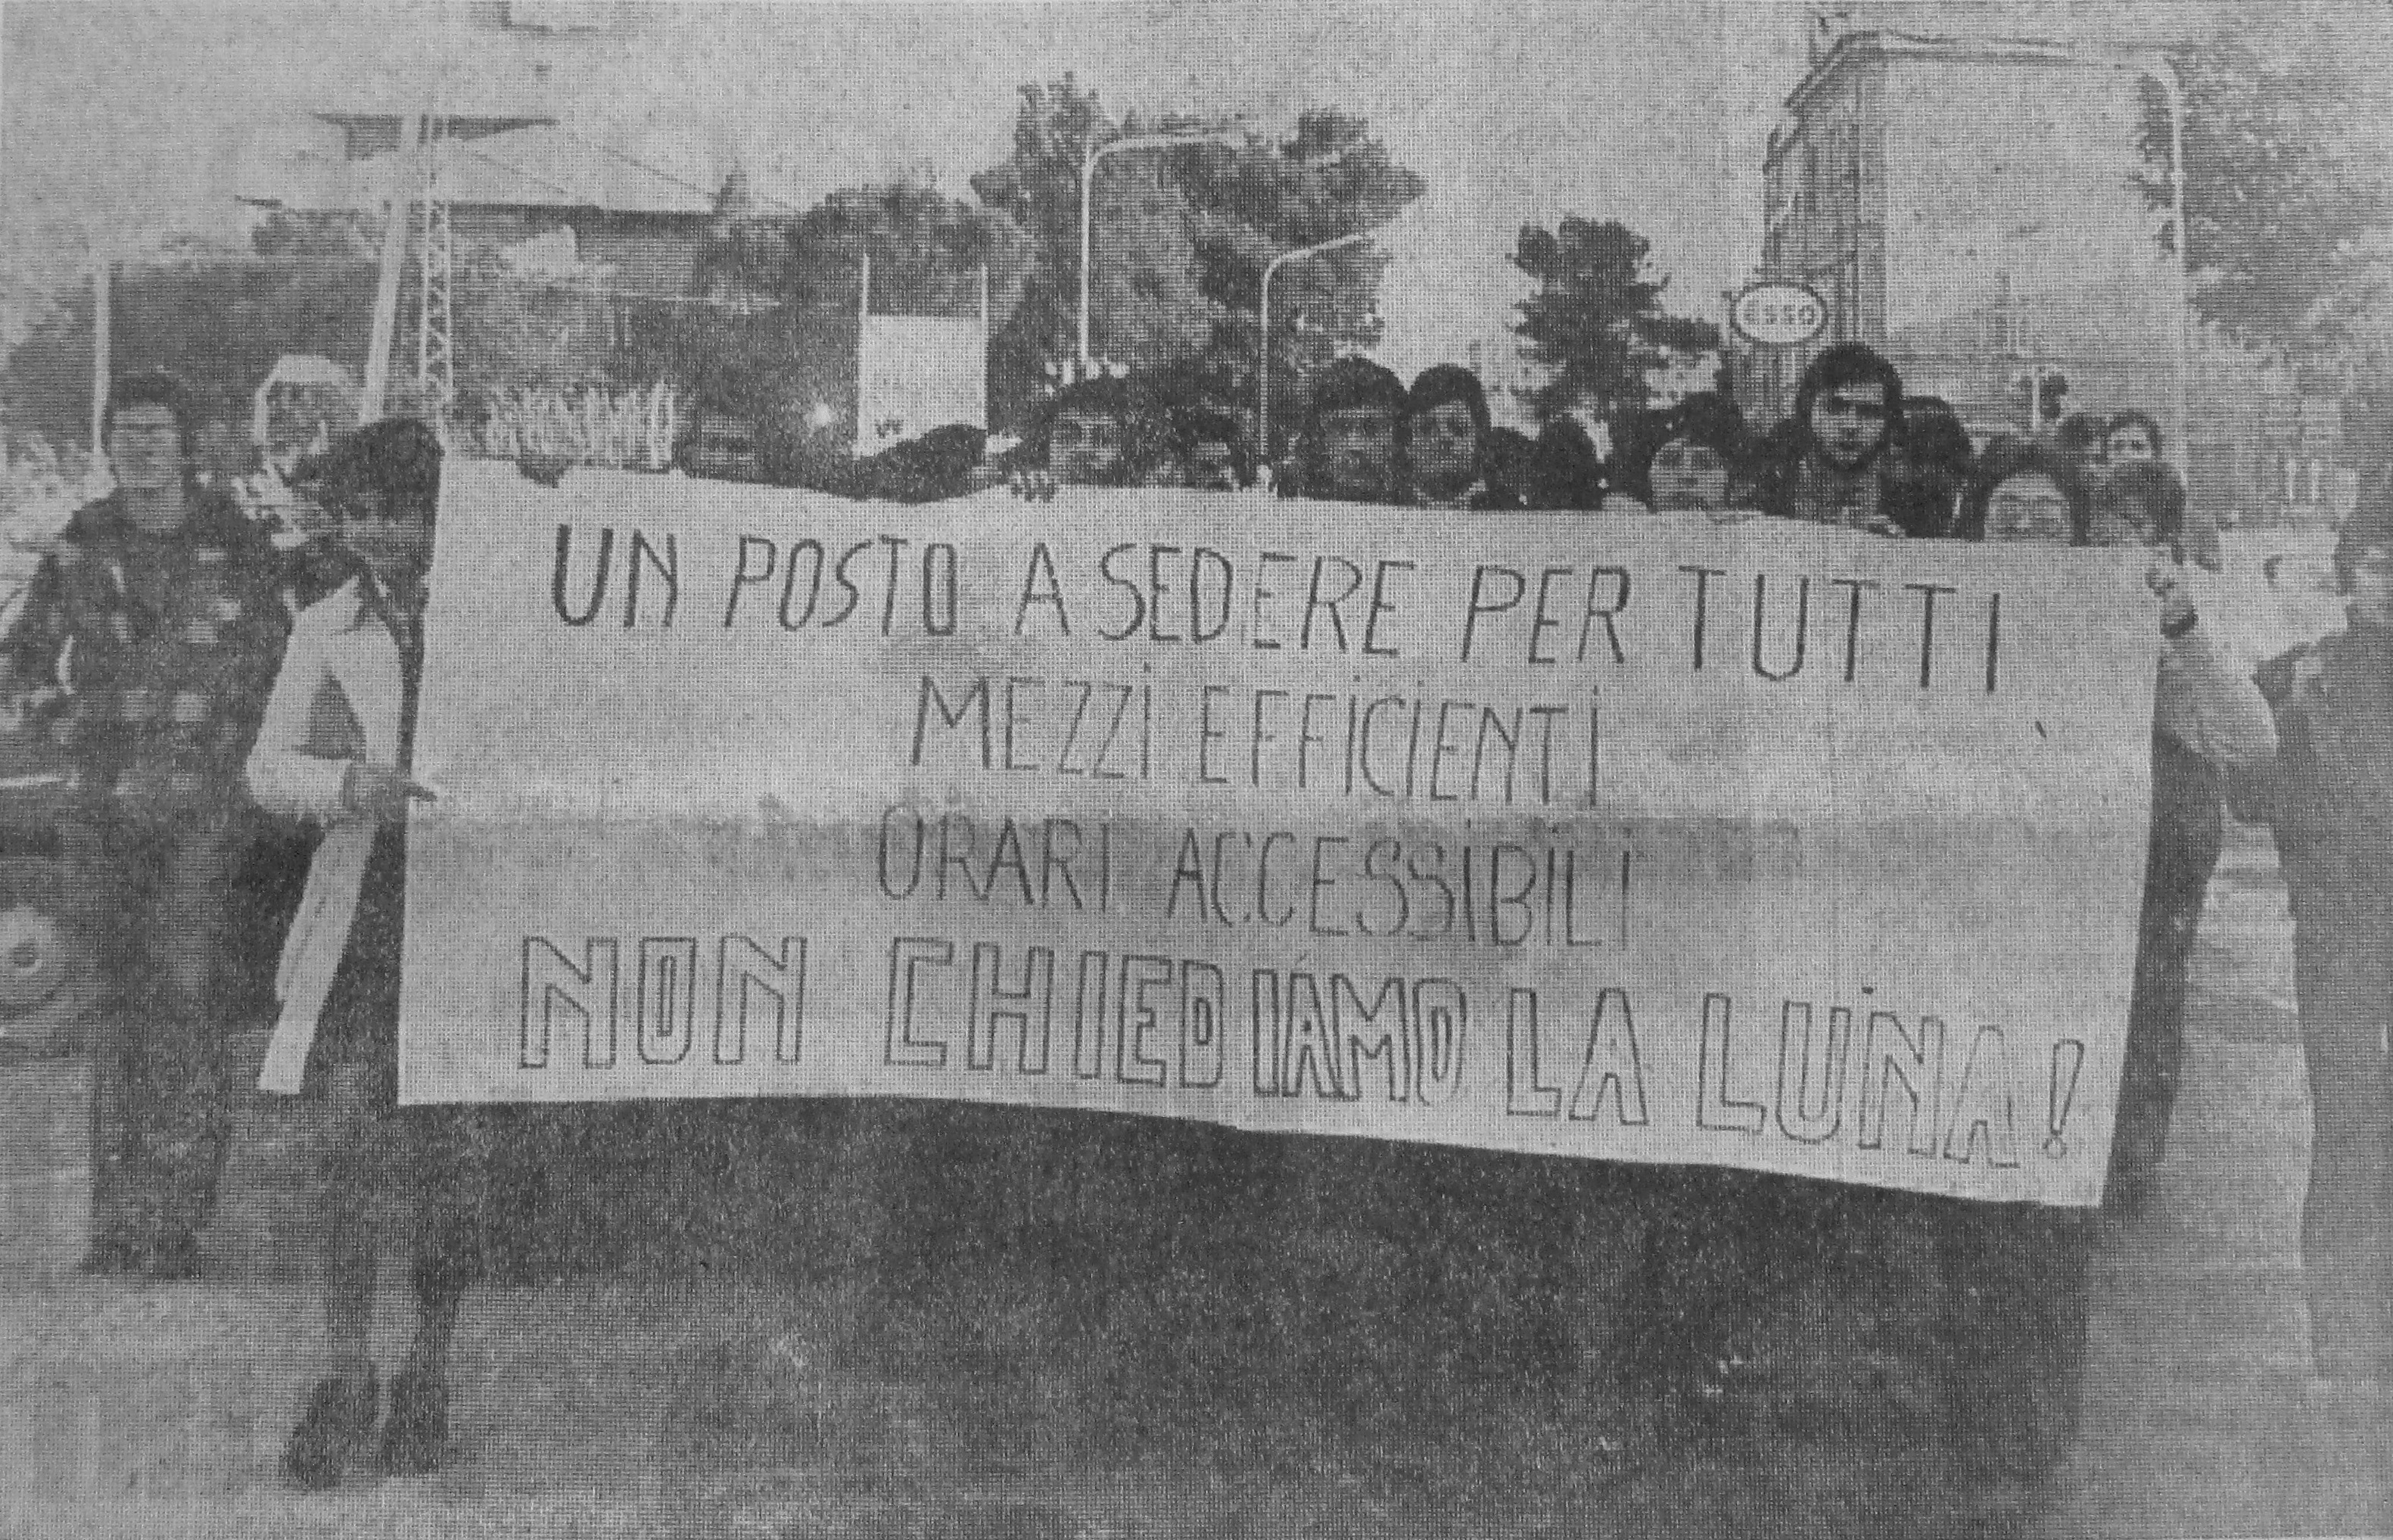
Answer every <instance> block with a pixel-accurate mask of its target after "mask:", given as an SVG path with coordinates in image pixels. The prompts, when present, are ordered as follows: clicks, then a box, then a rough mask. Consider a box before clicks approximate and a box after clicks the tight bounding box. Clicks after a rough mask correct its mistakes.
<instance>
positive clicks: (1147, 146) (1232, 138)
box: [1080, 128, 1247, 380]
mask: <svg viewBox="0 0 2393 1540" xmlns="http://www.w3.org/2000/svg"><path fill="white" fill-rule="evenodd" d="M1246 142H1247V136H1246V132H1245V131H1244V130H1243V129H1236V128H1209V129H1197V130H1192V131H1191V132H1188V133H1185V134H1132V135H1130V136H1129V137H1126V138H1119V139H1107V140H1106V141H1105V143H1103V144H1093V143H1092V144H1091V145H1090V146H1089V148H1088V150H1086V151H1084V152H1083V153H1082V154H1081V156H1080V378H1082V379H1084V380H1085V379H1087V378H1088V377H1089V376H1090V375H1091V374H1092V373H1093V372H1095V360H1094V359H1093V358H1092V357H1091V355H1090V352H1089V249H1090V222H1089V208H1090V204H1089V189H1090V188H1091V187H1092V186H1093V185H1094V183H1095V181H1096V176H1097V163H1098V162H1099V161H1100V160H1103V159H1104V158H1105V156H1107V155H1118V154H1121V153H1123V152H1124V151H1126V150H1166V149H1170V147H1172V146H1174V145H1183V144H1225V145H1232V146H1236V145H1242V144H1244V143H1246Z"/></svg>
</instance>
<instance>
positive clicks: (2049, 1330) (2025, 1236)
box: [1921, 1198, 2093, 1476]
mask: <svg viewBox="0 0 2393 1540" xmlns="http://www.w3.org/2000/svg"><path fill="white" fill-rule="evenodd" d="M1921 1202H1922V1203H1923V1204H1924V1205H1926V1206H1927V1218H1928V1220H1929V1224H1930V1225H1931V1226H1932V1227H1933V1232H1934V1234H1935V1238H1936V1252H1937V1262H1938V1265H1939V1268H1940V1270H1941V1271H1942V1274H1943V1308H1942V1338H1943V1340H1944V1346H1945V1353H1946V1364H1947V1373H1946V1380H1945V1383H1946V1386H1947V1390H1948V1405H1949V1407H1950V1413H1951V1416H1950V1423H1949V1427H1950V1431H1951V1434H1952V1438H1953V1443H1954V1448H1955V1453H1956V1454H1957V1455H1958V1456H1959V1457H1960V1459H1961V1461H1962V1464H1963V1467H1964V1468H1965V1469H1967V1470H1968V1471H1970V1472H1971V1473H1973V1474H1977V1475H2010V1476H2030V1475H2033V1474H2035V1473H2036V1472H2038V1471H2040V1470H2043V1469H2045V1468H2048V1467H2049V1466H2050V1465H2051V1464H2053V1463H2054V1462H2055V1461H2057V1460H2058V1459H2060V1456H2061V1455H2063V1454H2064V1453H2065V1451H2066V1449H2067V1446H2068V1442H2069V1440H2070V1438H2071V1437H2072V1436H2073V1434H2074V1432H2075V1430H2076V1427H2077V1404H2078V1388H2079V1386H2080V1385H2081V1384H2082V1383H2083V1381H2084V1378H2085V1370H2086V1285H2087V1272H2088V1271H2089V1268H2090V1264H2091V1259H2092V1249H2093V1231H2092V1226H2091V1223H2090V1218H2089V1216H2088V1215H2087V1214H2086V1212H2085V1211H2084V1210H2081V1209H2070V1208H2042V1207H2033V1206H2030V1205H2026V1204H2007V1203H1974V1202H1969V1201H1967V1200H1964V1199H1959V1198H1927V1199H1922V1200H1921Z"/></svg>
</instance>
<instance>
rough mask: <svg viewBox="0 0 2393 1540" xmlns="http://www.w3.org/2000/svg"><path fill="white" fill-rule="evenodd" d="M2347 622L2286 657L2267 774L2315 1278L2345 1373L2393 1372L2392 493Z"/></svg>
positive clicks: (2316, 1315)
mask: <svg viewBox="0 0 2393 1540" xmlns="http://www.w3.org/2000/svg"><path fill="white" fill-rule="evenodd" d="M2334 571H2335V578H2336V581H2337V582H2338V583H2339V585H2340V587H2341V589H2342V591H2343V594H2344V595H2345V598H2346V601H2347V605H2348V611H2347V613H2348V616H2349V619H2348V621H2347V624H2346V625H2345V627H2344V628H2343V629H2342V630H2340V631H2337V632H2334V633H2330V634H2328V635H2327V636H2325V637H2323V638H2321V640H2319V641H2317V642H2315V643H2312V644H2309V645H2308V646H2301V647H2296V648H2295V649H2294V650H2293V651H2291V652H2289V653H2287V654H2285V655H2284V656H2283V657H2281V658H2278V659H2274V660H2272V661H2271V662H2269V664H2268V665H2266V666H2265V667H2263V668H2262V669H2261V671H2260V676H2259V684H2260V688H2261V689H2262V691H2263V692H2264V693H2265V694H2266V695H2267V696H2268V698H2269V703H2270V704H2271V706H2272V707H2273V708H2274V709H2275V711H2276V720H2277V729H2278V742H2279V752H2278V757H2277V761H2276V763H2275V765H2274V767H2273V771H2272V774H2271V775H2270V776H2269V777H2268V782H2269V784H2268V788H2267V796H2266V812H2267V815H2268V816H2269V821H2270V823H2271V824H2272V825H2273V826H2274V828H2275V830H2276V837H2277V851H2278V854H2279V855H2280V856H2281V857H2282V860H2283V863H2284V869H2285V881H2286V886H2287V888H2288V889H2289V890H2290V893H2291V897H2292V902H2293V911H2294V987H2295V998H2296V1000H2297V1002H2298V1004H2299V1006H2300V1010H2301V1019H2302V1050H2303V1057H2304V1059H2305V1060H2306V1062H2307V1064H2308V1070H2309V1084H2310V1102H2311V1110H2310V1126H2311V1134H2310V1175H2309V1189H2308V1194H2307V1196H2306V1197H2305V1199H2304V1202H2303V1205H2302V1284H2303V1287H2304V1289H2305V1290H2306V1291H2307V1293H2308V1297H2309V1315H2310V1360H2311V1365H2312V1368H2313V1371H2314V1372H2315V1373H2316V1374H2317V1376H2318V1377H2320V1378H2321V1379H2322V1380H2325V1381H2328V1382H2330V1383H2331V1384H2342V1385H2352V1386H2360V1387H2370V1388H2373V1389H2374V1390H2376V1391H2378V1392H2379V1393H2381V1392H2382V1390H2383V1389H2384V1387H2385V1386H2386V1383H2387V1382H2388V1381H2393V1052H2388V1048H2387V1037H2386V1023H2387V1020H2388V1019H2389V1018H2393V497H2388V496H2387V494H2386V493H2384V492H2381V491H2380V492H2379V493H2378V494H2377V498H2376V500H2375V501H2374V502H2373V505H2363V506H2362V507H2361V508H2360V509H2359V510H2357V511H2356V512H2355V513H2354V515H2353V516H2352V517H2351V519H2350V520H2349V522H2347V524H2346V525H2345V526H2344V529H2343V533H2342V535H2341V537H2340V538H2339V539H2338V540H2337V541H2336V542H2335V550H2334Z"/></svg>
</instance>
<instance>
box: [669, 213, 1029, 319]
mask: <svg viewBox="0 0 2393 1540" xmlns="http://www.w3.org/2000/svg"><path fill="white" fill-rule="evenodd" d="M867 254H870V257H871V259H872V308H873V310H874V311H875V312H876V313H879V314H885V315H961V314H969V313H971V311H972V310H973V309H974V308H975V307H977V306H978V304H979V275H980V272H981V269H982V268H984V267H986V268H987V269H988V275H989V307H990V314H991V318H992V323H994V321H995V319H996V318H998V317H1000V316H1003V315H1006V314H1008V313H1010V312H1011V310H1012V309H1013V305H1014V303H1015V299H1016V296H1017V295H1018V294H1019V293H1020V290H1021V286H1022V277H1023V268H1024V266H1025V264H1026V262H1027V257H1028V242H1027V241H1026V240H1025V239H1024V238H1023V235H1022V232H1021V231H1020V230H1019V229H1017V228H1015V227H1014V224H1013V220H1011V219H1010V218H1008V217H1006V215H1004V214H1002V213H1000V212H998V211H994V210H990V209H984V208H975V207H974V206H973V205H972V204H970V203H966V202H959V201H958V200H956V199H952V198H949V197H948V196H946V195H945V194H943V193H941V192H940V191H939V190H938V189H936V188H935V187H933V186H930V185H928V184H926V183H922V182H914V181H907V182H898V183H895V184H892V185H889V186H886V187H865V188H847V189H843V190H841V191H838V192H834V193H832V194H830V196H829V197H828V198H825V199H824V200H823V201H822V202H819V203H817V204H816V205H815V206H814V207H813V208H811V209H808V210H807V211H806V212H805V213H804V214H802V215H794V216H791V215H765V216H759V215H753V214H744V215H731V214H726V216H724V217H722V218H720V219H718V221H717V223H716V225H715V228H714V229H713V231H712V232H711V233H710V235H709V237H708V240H707V242H706V244H705V246H704V247H703V248H702V249H701V250H700V254H699V259H698V278H697V286H698V289H699V292H700V293H701V294H708V295H711V296H713V297H715V298H718V299H733V300H758V299H761V300H765V301H767V302H769V303H773V304H782V305H794V306H797V307H800V308H802V309H804V310H806V311H808V312H827V311H832V310H839V309H850V310H852V309H854V308H855V307H856V304H857V285H858V283H859V281H861V279H862V276H863V263H864V258H865V256H866V255H867Z"/></svg>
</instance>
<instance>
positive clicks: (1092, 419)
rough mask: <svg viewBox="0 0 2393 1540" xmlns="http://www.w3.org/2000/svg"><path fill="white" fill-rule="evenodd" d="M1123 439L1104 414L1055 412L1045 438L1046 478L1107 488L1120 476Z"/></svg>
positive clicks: (1119, 429) (1116, 425) (1118, 427)
mask: <svg viewBox="0 0 2393 1540" xmlns="http://www.w3.org/2000/svg"><path fill="white" fill-rule="evenodd" d="M1124 437H1126V436H1125V435H1124V434H1123V432H1122V425H1121V424H1120V422H1119V421H1118V420H1117V419H1116V418H1114V417H1111V416H1109V415H1107V414H1106V413H1105V412H1102V411H1059V412H1057V413H1056V414H1055V425H1054V426H1053V428H1051V429H1050V430H1049V431H1048V434H1047V474H1048V475H1050V476H1053V477H1054V478H1055V480H1056V482H1057V484H1058V485H1060V486H1066V487H1103V486H1109V485H1111V484H1112V483H1113V481H1114V479H1115V478H1116V477H1117V476H1119V475H1120V474H1121V461H1122V444H1123V439H1124ZM1150 485H1156V483H1150ZM1163 485H1177V483H1163Z"/></svg>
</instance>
